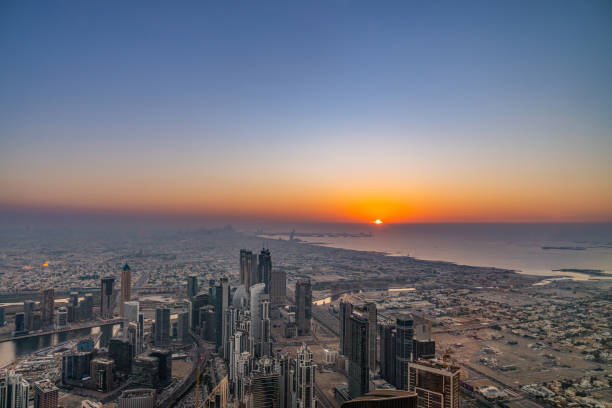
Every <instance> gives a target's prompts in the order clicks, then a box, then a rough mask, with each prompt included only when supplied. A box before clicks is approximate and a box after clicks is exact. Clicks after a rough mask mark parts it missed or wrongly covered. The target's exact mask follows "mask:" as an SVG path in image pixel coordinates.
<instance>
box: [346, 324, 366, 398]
mask: <svg viewBox="0 0 612 408" xmlns="http://www.w3.org/2000/svg"><path fill="white" fill-rule="evenodd" d="M348 329H349V330H348V335H349V342H350V345H349V350H348V356H347V357H348V358H349V372H348V388H349V389H348V392H349V396H350V397H351V398H357V397H359V396H361V395H363V394H365V393H366V392H368V391H369V385H370V375H369V370H370V364H369V362H368V357H369V353H368V350H369V348H368V339H369V331H368V329H369V325H368V319H367V318H366V317H365V316H363V315H361V314H359V313H355V312H354V313H353V314H352V315H351V317H350V318H349V328H348Z"/></svg>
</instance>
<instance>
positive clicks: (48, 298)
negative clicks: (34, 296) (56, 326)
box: [40, 288, 55, 326]
mask: <svg viewBox="0 0 612 408" xmlns="http://www.w3.org/2000/svg"><path fill="white" fill-rule="evenodd" d="M54 306H55V295H54V291H53V288H46V289H43V290H42V293H41V300H40V312H41V320H42V324H43V326H52V325H53V323H54V321H53V308H54Z"/></svg>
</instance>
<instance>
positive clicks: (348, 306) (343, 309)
mask: <svg viewBox="0 0 612 408" xmlns="http://www.w3.org/2000/svg"><path fill="white" fill-rule="evenodd" d="M352 314H353V304H352V303H349V302H345V301H344V300H341V301H340V316H339V318H340V319H339V320H340V354H342V355H343V356H348V350H349V347H350V339H349V336H348V333H349V331H348V330H349V323H350V322H349V319H350V318H351V315H352Z"/></svg>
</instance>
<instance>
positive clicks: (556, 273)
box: [254, 234, 612, 283]
mask: <svg viewBox="0 0 612 408" xmlns="http://www.w3.org/2000/svg"><path fill="white" fill-rule="evenodd" d="M254 237H256V238H258V239H269V240H274V241H282V242H284V243H293V244H306V245H309V246H316V247H319V248H321V247H322V248H333V249H338V250H344V251H356V252H360V253H366V254H367V253H370V254H377V255H383V256H386V257H393V258H406V259H410V260H414V261H417V262H423V263H430V264H431V265H432V266H434V265H435V266H439V267H440V266H444V265H448V266H453V267H468V268H478V269H488V270H495V271H503V272H506V273H508V272H512V273H514V274H516V275H518V276H525V277H532V278H536V279H538V281H539V282H551V281H554V280H572V281H597V280H607V279H612V274H608V273H606V272H605V271H603V270H597V273H585V272H583V271H591V270H590V269H583V268H558V269H550V270H548V271H546V272H540V273H534V272H530V271H523V270H521V269H517V268H504V267H499V266H491V265H475V264H468V263H462V262H454V261H447V260H441V259H427V258H419V257H415V256H412V255H409V254H403V253H400V252H389V251H381V250H365V249H355V248H348V247H346V246H340V245H337V244H335V243H332V242H325V241H307V240H305V239H300V238H295V239H293V240H290V239H284V238H281V237H282V235H270V234H255V235H254ZM536 283H537V282H536Z"/></svg>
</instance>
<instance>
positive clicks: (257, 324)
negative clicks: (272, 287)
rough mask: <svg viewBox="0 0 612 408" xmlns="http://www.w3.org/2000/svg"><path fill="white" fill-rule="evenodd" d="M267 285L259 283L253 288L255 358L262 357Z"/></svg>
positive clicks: (252, 307) (252, 327)
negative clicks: (264, 301)
mask: <svg viewBox="0 0 612 408" xmlns="http://www.w3.org/2000/svg"><path fill="white" fill-rule="evenodd" d="M265 290H266V285H265V284H264V283H257V284H255V285H253V286H251V305H250V306H251V307H250V311H251V332H250V335H251V339H252V340H251V341H252V344H253V346H254V350H255V356H256V357H259V356H261V342H262V336H263V323H262V322H263V314H262V312H263V310H262V302H263V297H264V295H265Z"/></svg>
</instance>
